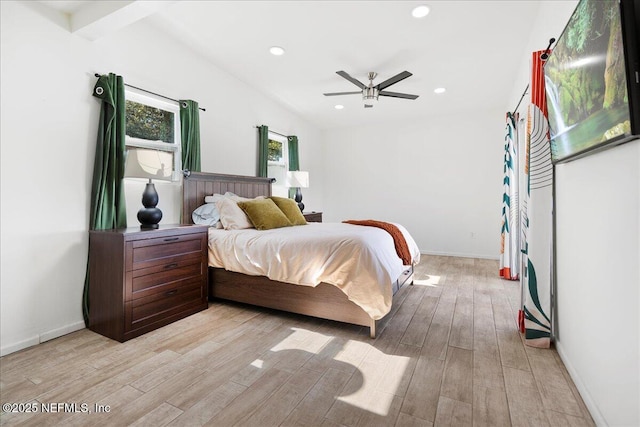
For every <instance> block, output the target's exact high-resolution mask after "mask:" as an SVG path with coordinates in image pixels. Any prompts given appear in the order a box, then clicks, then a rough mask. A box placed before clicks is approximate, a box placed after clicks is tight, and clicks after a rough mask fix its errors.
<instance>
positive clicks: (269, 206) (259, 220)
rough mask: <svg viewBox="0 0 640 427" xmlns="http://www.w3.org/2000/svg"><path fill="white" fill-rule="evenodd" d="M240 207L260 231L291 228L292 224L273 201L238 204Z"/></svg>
mask: <svg viewBox="0 0 640 427" xmlns="http://www.w3.org/2000/svg"><path fill="white" fill-rule="evenodd" d="M238 206H239V207H240V208H241V209H242V210H243V211H244V212H245V213H246V214H247V216H248V217H249V220H251V222H252V223H253V226H254V227H255V228H257V229H258V230H270V229H272V228H280V227H289V226H291V222H290V221H289V220H288V219H287V217H286V216H285V214H284V213H282V211H281V210H280V209H279V208H278V206H276V204H275V203H274V202H273V200H271V199H254V200H249V201H246V202H238Z"/></svg>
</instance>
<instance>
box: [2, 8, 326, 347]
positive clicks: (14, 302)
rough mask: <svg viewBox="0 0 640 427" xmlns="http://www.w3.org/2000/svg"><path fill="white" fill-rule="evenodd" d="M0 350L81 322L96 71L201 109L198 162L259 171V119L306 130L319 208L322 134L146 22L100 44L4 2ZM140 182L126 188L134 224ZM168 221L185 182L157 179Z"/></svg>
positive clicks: (303, 149) (303, 147)
mask: <svg viewBox="0 0 640 427" xmlns="http://www.w3.org/2000/svg"><path fill="white" fill-rule="evenodd" d="M0 7H1V9H0V12H1V13H0V15H1V28H0V30H1V37H0V41H1V46H0V50H1V52H2V61H1V67H2V68H1V70H0V78H1V92H2V97H1V123H2V126H1V137H0V141H1V168H0V169H1V174H2V175H1V193H0V194H1V198H2V199H1V236H2V246H1V265H0V271H1V281H0V284H1V288H0V290H1V293H0V300H1V306H0V313H1V319H0V328H1V329H0V335H1V337H0V352H1V354H7V353H9V352H12V351H16V350H19V349H21V348H24V347H27V346H30V345H33V344H37V343H38V342H41V341H45V340H47V339H51V338H55V337H56V336H59V335H62V334H65V333H68V332H70V331H73V330H76V329H80V328H83V327H84V323H83V321H82V311H81V297H82V286H83V281H84V274H85V266H86V260H87V245H88V233H87V230H88V223H89V217H88V212H89V203H90V201H89V197H90V188H91V176H92V171H93V157H94V152H95V141H96V131H97V120H98V113H99V102H98V100H97V99H95V98H94V97H93V96H92V95H91V93H92V89H93V86H94V84H95V81H96V78H95V77H94V76H93V74H94V73H95V72H99V73H106V72H114V73H117V74H120V75H122V76H124V78H125V82H128V83H130V84H133V85H136V86H140V87H143V88H145V89H148V90H151V91H154V92H158V93H161V94H164V95H167V96H170V97H173V98H191V99H195V100H197V101H198V102H199V103H200V105H201V106H202V107H205V108H206V109H207V111H206V112H201V114H200V122H201V140H202V169H203V170H204V171H208V172H220V173H230V174H246V175H253V174H255V172H256V153H257V148H256V129H255V128H254V126H255V125H258V124H268V125H269V126H270V127H271V128H272V129H274V130H276V131H278V132H281V133H285V134H295V135H298V137H299V140H300V162H301V167H302V168H304V169H305V170H309V171H310V174H311V176H312V177H313V178H312V179H313V181H312V182H313V188H309V189H307V191H305V194H304V196H305V202H306V204H307V206H309V208H312V209H316V210H321V209H322V204H321V201H322V191H323V190H322V182H323V180H322V169H321V164H322V153H321V150H320V147H319V146H320V139H319V138H320V133H319V132H318V131H317V130H316V129H315V128H314V127H312V126H310V125H309V124H308V123H306V122H305V121H303V120H301V119H300V118H299V117H298V116H296V115H295V114H293V113H291V112H290V111H288V110H286V109H285V108H283V107H282V106H281V105H279V104H276V103H275V102H273V101H271V100H268V99H267V98H265V97H263V96H261V95H260V94H258V93H256V92H255V90H253V89H250V88H249V87H248V86H246V85H245V84H244V83H242V82H240V81H238V80H236V79H235V78H234V77H232V76H230V75H228V74H226V73H224V72H222V71H220V70H219V69H218V68H216V67H215V66H213V65H212V64H210V63H207V62H205V61H204V60H202V59H201V58H200V57H199V56H198V55H196V54H195V53H193V52H191V51H190V50H188V49H187V48H185V47H184V46H181V45H178V44H176V43H175V42H174V41H172V40H171V39H169V38H166V37H164V36H163V35H162V34H161V32H159V31H158V30H157V29H155V28H153V27H150V26H148V25H147V24H145V23H144V22H139V23H136V24H134V25H132V26H130V27H127V28H125V29H124V30H121V31H119V32H118V33H115V34H111V35H109V36H106V37H104V38H102V39H99V40H98V41H95V42H89V41H87V40H85V39H82V38H80V37H78V36H74V35H72V34H70V33H69V31H68V30H67V27H68V19H67V18H66V17H65V16H64V15H62V14H57V13H54V12H52V11H50V10H48V9H46V8H44V7H43V6H41V5H39V4H38V3H37V2H9V1H2V2H0ZM142 188H143V184H142V183H127V187H126V197H127V203H128V206H127V216H128V220H129V225H130V226H137V220H136V219H135V215H136V212H137V210H138V209H139V208H140V207H141V206H140V197H141V194H142ZM157 189H158V193H159V195H160V203H159V207H160V208H161V209H162V210H163V212H164V219H163V221H162V222H163V223H176V222H178V221H179V212H180V207H179V200H180V186H179V185H178V184H169V183H159V184H158V185H157Z"/></svg>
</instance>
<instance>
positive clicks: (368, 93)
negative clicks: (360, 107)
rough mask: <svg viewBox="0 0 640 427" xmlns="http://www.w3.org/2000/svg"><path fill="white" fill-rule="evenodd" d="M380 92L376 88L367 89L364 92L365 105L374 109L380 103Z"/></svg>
mask: <svg viewBox="0 0 640 427" xmlns="http://www.w3.org/2000/svg"><path fill="white" fill-rule="evenodd" d="M378 95H379V91H378V89H376V88H375V87H367V88H365V89H363V90H362V101H363V102H364V105H368V106H370V107H373V106H374V105H375V104H376V103H377V102H378Z"/></svg>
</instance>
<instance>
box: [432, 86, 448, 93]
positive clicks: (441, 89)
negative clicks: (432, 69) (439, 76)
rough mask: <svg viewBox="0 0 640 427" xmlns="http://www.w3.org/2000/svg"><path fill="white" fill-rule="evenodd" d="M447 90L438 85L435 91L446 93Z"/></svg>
mask: <svg viewBox="0 0 640 427" xmlns="http://www.w3.org/2000/svg"><path fill="white" fill-rule="evenodd" d="M446 91H447V89H445V88H443V87H437V88H435V89H434V90H433V92H434V93H445V92H446Z"/></svg>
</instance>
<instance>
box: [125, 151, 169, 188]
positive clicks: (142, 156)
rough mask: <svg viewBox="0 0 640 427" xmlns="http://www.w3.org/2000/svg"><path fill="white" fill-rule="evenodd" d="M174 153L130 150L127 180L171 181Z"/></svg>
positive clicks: (126, 173) (126, 167)
mask: <svg viewBox="0 0 640 427" xmlns="http://www.w3.org/2000/svg"><path fill="white" fill-rule="evenodd" d="M172 173H173V153H170V152H168V151H160V150H152V149H148V148H129V149H128V150H127V163H126V165H125V168H124V176H125V177H126V178H147V179H160V180H163V181H171V176H172Z"/></svg>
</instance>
